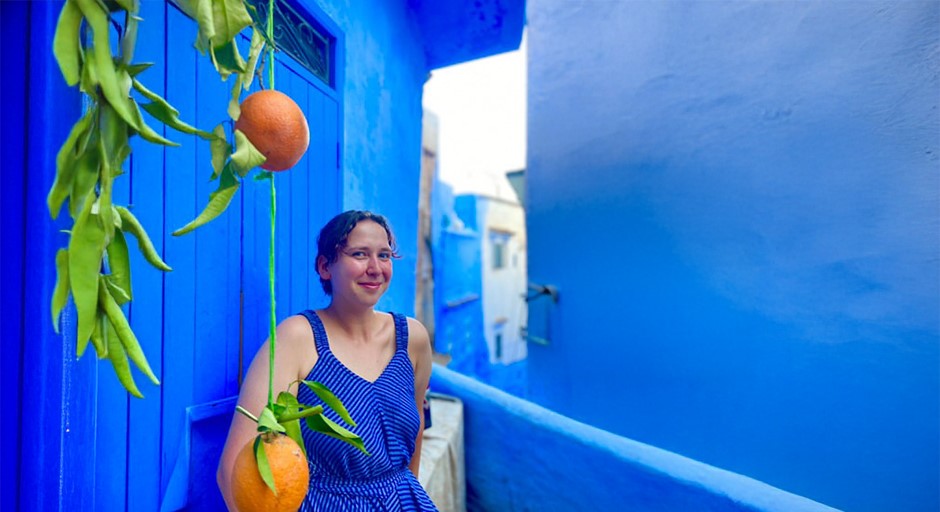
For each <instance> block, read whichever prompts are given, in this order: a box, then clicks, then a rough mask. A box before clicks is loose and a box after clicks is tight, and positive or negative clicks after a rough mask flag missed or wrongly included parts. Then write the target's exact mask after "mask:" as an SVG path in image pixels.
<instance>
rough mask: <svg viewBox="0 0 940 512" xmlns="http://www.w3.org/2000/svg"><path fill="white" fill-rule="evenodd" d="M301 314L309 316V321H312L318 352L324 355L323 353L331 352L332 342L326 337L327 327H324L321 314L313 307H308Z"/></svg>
mask: <svg viewBox="0 0 940 512" xmlns="http://www.w3.org/2000/svg"><path fill="white" fill-rule="evenodd" d="M300 314H301V315H303V316H305V317H306V318H307V321H308V322H310V329H312V330H313V342H314V344H316V347H317V354H318V355H320V356H322V355H323V354H326V353H329V351H330V343H329V341H327V339H326V328H325V327H323V321H321V320H320V315H318V314H317V312H316V311H314V310H312V309H308V310H306V311H303V312H301V313H300Z"/></svg>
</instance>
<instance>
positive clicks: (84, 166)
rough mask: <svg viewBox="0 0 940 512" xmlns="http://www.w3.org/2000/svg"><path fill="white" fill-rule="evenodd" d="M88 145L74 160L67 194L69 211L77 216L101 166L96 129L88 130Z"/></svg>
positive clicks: (93, 187)
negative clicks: (69, 190)
mask: <svg viewBox="0 0 940 512" xmlns="http://www.w3.org/2000/svg"><path fill="white" fill-rule="evenodd" d="M89 131H90V132H91V133H90V135H91V136H90V137H89V145H88V146H87V147H86V148H85V150H84V151H83V152H82V154H81V155H80V156H79V157H77V159H76V160H75V163H74V166H75V175H74V177H73V178H72V191H71V193H70V195H69V213H70V214H71V216H72V218H73V219H74V218H77V217H78V214H79V212H80V208H81V207H82V205H84V204H85V198H87V197H88V196H89V195H92V196H93V195H94V191H95V186H96V185H97V184H98V172H99V170H100V168H101V151H100V150H99V149H98V130H95V129H92V130H89Z"/></svg>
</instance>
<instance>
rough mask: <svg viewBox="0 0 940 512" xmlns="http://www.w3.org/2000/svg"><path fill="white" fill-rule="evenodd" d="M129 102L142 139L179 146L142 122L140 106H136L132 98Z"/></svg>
mask: <svg viewBox="0 0 940 512" xmlns="http://www.w3.org/2000/svg"><path fill="white" fill-rule="evenodd" d="M130 102H131V107H132V108H133V111H134V118H135V119H136V122H137V126H139V127H140V129H139V132H140V136H141V137H142V138H143V139H144V140H146V141H149V142H153V143H154V144H163V145H164V146H171V147H176V146H179V144H178V143H176V142H173V141H171V140H168V139H165V138H163V136H162V135H160V134H159V133H157V132H155V131H154V130H153V128H151V127H149V126H147V124H146V123H144V116H143V114H141V113H140V108H139V107H138V106H137V102H136V101H134V100H130Z"/></svg>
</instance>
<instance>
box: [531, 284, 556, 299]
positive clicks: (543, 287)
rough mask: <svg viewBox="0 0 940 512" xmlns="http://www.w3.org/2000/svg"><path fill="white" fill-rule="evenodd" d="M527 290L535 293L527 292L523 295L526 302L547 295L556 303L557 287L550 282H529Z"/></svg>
mask: <svg viewBox="0 0 940 512" xmlns="http://www.w3.org/2000/svg"><path fill="white" fill-rule="evenodd" d="M529 290H530V291H533V292H535V293H529V294H528V295H523V297H524V298H525V301H526V302H532V301H533V300H535V299H537V298H539V297H541V296H542V295H548V296H549V297H551V298H552V302H554V303H556V304H557V303H558V288H557V287H555V286H552V285H550V284H534V283H529Z"/></svg>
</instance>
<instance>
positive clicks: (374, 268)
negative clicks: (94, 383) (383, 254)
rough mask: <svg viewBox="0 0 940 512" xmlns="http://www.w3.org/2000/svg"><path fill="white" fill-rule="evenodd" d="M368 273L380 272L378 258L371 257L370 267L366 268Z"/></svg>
mask: <svg viewBox="0 0 940 512" xmlns="http://www.w3.org/2000/svg"><path fill="white" fill-rule="evenodd" d="M366 271H367V272H369V273H370V274H377V273H378V272H379V258H378V256H370V257H369V265H368V266H367V267H366Z"/></svg>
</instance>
